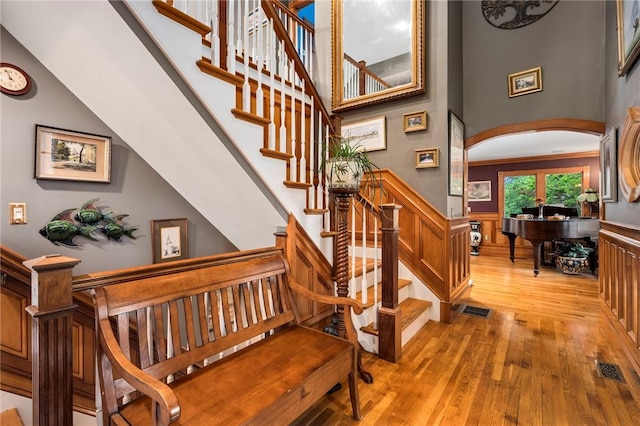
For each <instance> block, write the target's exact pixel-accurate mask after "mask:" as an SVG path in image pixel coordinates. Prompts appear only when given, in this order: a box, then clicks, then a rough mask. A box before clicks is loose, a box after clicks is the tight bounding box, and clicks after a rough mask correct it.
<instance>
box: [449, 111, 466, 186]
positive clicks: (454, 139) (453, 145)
mask: <svg viewBox="0 0 640 426" xmlns="http://www.w3.org/2000/svg"><path fill="white" fill-rule="evenodd" d="M463 188H464V123H463V122H462V120H460V119H459V118H458V116H457V115H455V114H454V113H453V111H449V195H454V196H460V197H462V193H463Z"/></svg>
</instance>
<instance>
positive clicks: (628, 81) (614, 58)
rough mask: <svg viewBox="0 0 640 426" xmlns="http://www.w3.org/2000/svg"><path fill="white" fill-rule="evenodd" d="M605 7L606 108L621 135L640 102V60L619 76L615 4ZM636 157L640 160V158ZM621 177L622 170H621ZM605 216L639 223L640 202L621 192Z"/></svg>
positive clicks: (607, 205)
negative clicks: (625, 196)
mask: <svg viewBox="0 0 640 426" xmlns="http://www.w3.org/2000/svg"><path fill="white" fill-rule="evenodd" d="M606 6H607V8H606V22H607V30H606V56H605V64H606V85H605V111H606V121H605V122H606V125H607V129H610V128H612V127H616V128H617V130H618V139H619V138H620V133H621V132H622V128H623V126H624V122H625V120H626V118H627V110H628V108H629V107H631V106H640V60H636V63H635V65H634V66H633V68H631V69H630V70H629V71H628V73H627V75H625V76H623V77H618V74H617V68H618V66H617V64H618V53H617V46H618V45H617V33H616V4H615V2H614V1H608V2H607V5H606ZM636 161H638V162H640V158H637V159H636ZM618 179H620V174H618ZM604 208H605V210H604V213H605V219H606V220H609V221H613V222H622V223H628V224H631V225H636V226H640V202H635V203H628V202H627V201H626V200H624V199H622V198H621V197H620V195H618V202H616V203H605V206H604Z"/></svg>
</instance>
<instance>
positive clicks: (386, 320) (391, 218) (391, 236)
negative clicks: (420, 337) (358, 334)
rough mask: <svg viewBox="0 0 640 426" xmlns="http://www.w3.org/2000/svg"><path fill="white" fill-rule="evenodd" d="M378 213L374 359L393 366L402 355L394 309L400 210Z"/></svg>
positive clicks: (399, 316) (397, 313)
mask: <svg viewBox="0 0 640 426" xmlns="http://www.w3.org/2000/svg"><path fill="white" fill-rule="evenodd" d="M380 208H381V209H382V306H381V307H380V309H379V310H378V355H379V356H380V358H382V359H384V360H386V361H391V362H396V361H398V360H399V359H400V356H401V355H402V312H401V311H400V308H399V307H398V233H399V227H398V217H399V211H400V208H401V206H399V205H397V204H383V205H381V206H380Z"/></svg>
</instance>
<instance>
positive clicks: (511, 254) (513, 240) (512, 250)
mask: <svg viewBox="0 0 640 426" xmlns="http://www.w3.org/2000/svg"><path fill="white" fill-rule="evenodd" d="M504 235H506V236H507V238H509V259H511V262H512V263H513V261H514V259H515V258H516V256H515V245H516V237H517V235H516V234H512V233H508V234H504Z"/></svg>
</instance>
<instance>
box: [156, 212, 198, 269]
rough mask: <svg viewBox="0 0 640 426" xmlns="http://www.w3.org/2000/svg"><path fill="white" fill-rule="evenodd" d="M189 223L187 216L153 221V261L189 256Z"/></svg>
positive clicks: (159, 261) (166, 260)
mask: <svg viewBox="0 0 640 426" xmlns="http://www.w3.org/2000/svg"><path fill="white" fill-rule="evenodd" d="M187 224H188V220H187V219H186V218H181V219H162V220H152V221H151V243H152V246H153V247H152V249H153V263H162V262H170V261H172V260H180V259H187V258H188V257H189V242H188V238H187V236H188V232H187Z"/></svg>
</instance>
